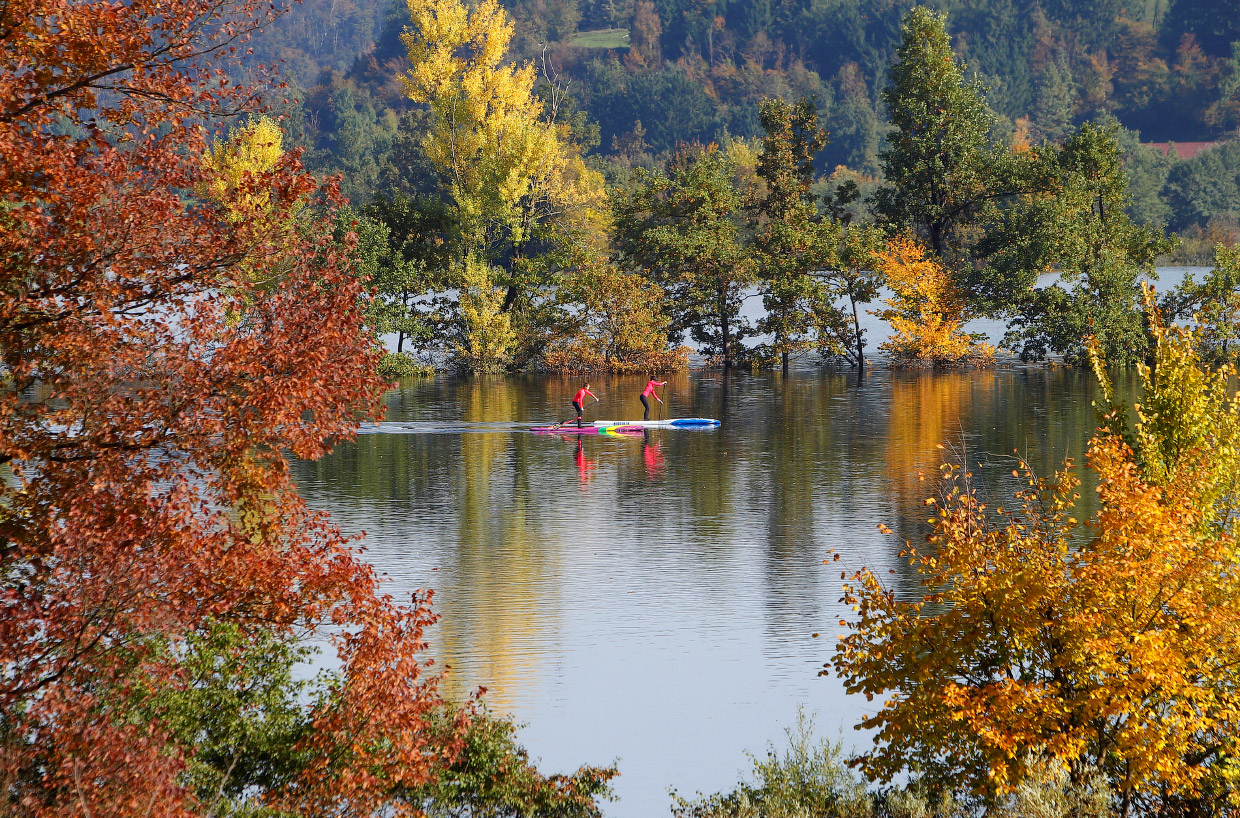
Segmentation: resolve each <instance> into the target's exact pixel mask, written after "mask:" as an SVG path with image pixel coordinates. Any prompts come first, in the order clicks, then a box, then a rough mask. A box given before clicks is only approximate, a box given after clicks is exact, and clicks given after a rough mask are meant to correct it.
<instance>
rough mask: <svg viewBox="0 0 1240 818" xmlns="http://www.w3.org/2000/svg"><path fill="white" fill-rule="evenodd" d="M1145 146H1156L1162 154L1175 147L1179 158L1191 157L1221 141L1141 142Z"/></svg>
mask: <svg viewBox="0 0 1240 818" xmlns="http://www.w3.org/2000/svg"><path fill="white" fill-rule="evenodd" d="M1141 144H1142V145H1144V146H1145V147H1147V148H1157V149H1158V151H1159V152H1160V153H1162V155H1163V156H1166V155H1167V154H1168V153H1169V152H1170V151H1171V149H1172V148H1173V147H1174V148H1175V155H1176V157H1177V158H1179V159H1192V158H1193V157H1194V156H1196V155H1197V154H1199V153H1201V152H1202V151H1208V150H1210V148H1214V147H1217V146H1219V145H1221V144H1223V143H1222V142H1142V143H1141Z"/></svg>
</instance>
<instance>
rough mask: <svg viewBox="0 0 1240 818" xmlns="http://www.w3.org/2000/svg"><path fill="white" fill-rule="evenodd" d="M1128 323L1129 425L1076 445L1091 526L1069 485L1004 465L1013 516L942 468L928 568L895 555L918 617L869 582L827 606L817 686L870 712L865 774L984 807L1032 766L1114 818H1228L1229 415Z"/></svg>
mask: <svg viewBox="0 0 1240 818" xmlns="http://www.w3.org/2000/svg"><path fill="white" fill-rule="evenodd" d="M1147 308H1148V309H1149V311H1150V321H1151V327H1152V330H1153V333H1154V337H1155V338H1156V341H1157V348H1156V354H1155V363H1154V366H1153V367H1152V368H1143V369H1142V371H1141V376H1142V380H1143V384H1144V387H1145V389H1144V397H1143V402H1142V403H1141V404H1139V405H1138V406H1137V407H1136V422H1135V424H1133V425H1132V426H1131V427H1130V426H1129V423H1128V420H1127V418H1126V416H1125V414H1124V413H1123V410H1122V409H1120V408H1118V407H1115V406H1111V407H1109V408H1108V409H1107V410H1106V413H1105V415H1104V417H1103V425H1102V426H1101V427H1100V428H1099V429H1098V431H1097V433H1096V435H1095V436H1094V438H1093V439H1092V441H1091V442H1090V445H1089V450H1088V457H1087V462H1088V466H1089V468H1090V469H1091V470H1092V471H1093V472H1094V474H1095V476H1096V478H1097V483H1098V486H1097V493H1098V503H1099V506H1098V510H1097V512H1096V513H1094V514H1092V515H1091V516H1090V517H1089V518H1088V519H1083V514H1082V512H1081V511H1080V510H1079V501H1080V497H1079V495H1078V493H1077V487H1078V485H1079V482H1078V480H1077V478H1076V477H1075V476H1074V475H1073V474H1072V473H1071V471H1070V468H1069V467H1068V466H1065V468H1064V470H1062V471H1061V472H1059V473H1057V474H1055V475H1053V476H1050V477H1045V478H1043V477H1039V476H1037V475H1034V474H1033V473H1032V471H1031V470H1030V469H1029V468H1028V466H1026V465H1025V464H1023V463H1022V464H1021V466H1020V469H1019V471H1018V472H1017V474H1019V476H1021V477H1022V478H1023V479H1024V480H1025V488H1024V490H1023V491H1021V492H1020V493H1019V494H1018V496H1017V503H1016V504H1015V507H1014V508H1011V509H1004V508H997V509H990V508H988V507H987V505H986V504H985V503H984V502H982V500H981V499H980V498H979V496H978V494H977V492H976V491H974V489H973V487H972V486H971V484H970V481H969V475H968V474H967V473H962V472H961V471H960V470H959V469H957V468H947V469H946V477H947V480H948V482H947V486H948V487H949V490H948V491H947V492H946V495H945V497H944V498H943V499H942V500H928V501H927V503H928V504H929V505H931V506H932V507H933V509H934V510H935V515H934V518H933V520H931V523H932V525H933V531H932V533H931V534H930V536H929V537H928V546H927V547H926V548H924V549H922V548H915V547H912V546H908V548H907V550H906V551H905V552H904V554H905V556H906V557H907V558H908V559H909V560H910V562H911V564H912V565H913V567H914V568H915V569H916V570H917V572H918V573H919V574H920V575H921V578H922V585H923V587H924V592H923V594H922V595H921V596H920V598H917V599H913V600H907V601H906V600H902V599H899V598H897V596H896V594H895V593H894V592H893V591H892V590H891V589H889V588H887V587H885V586H884V585H883V584H882V582H881V581H880V579H879V577H878V576H876V575H875V574H873V573H871V572H869V571H866V570H862V571H859V572H857V573H856V574H854V575H853V576H852V578H851V580H850V581H849V582H848V584H847V585H846V586H845V597H844V599H845V601H846V602H847V603H848V604H850V605H852V606H855V608H854V609H855V611H856V614H855V616H854V618H853V619H852V620H851V621H850V622H847V623H845V624H846V625H847V627H848V628H849V629H850V631H851V632H850V633H848V634H847V635H845V636H843V637H842V638H841V640H840V641H839V643H838V645H837V649H836V654H835V658H834V666H835V670H836V672H837V673H838V674H839V676H840V677H841V678H842V679H843V681H844V683H845V685H846V688H847V689H848V691H849V692H852V693H860V694H862V695H864V696H866V697H867V699H870V700H876V701H877V702H879V706H878V710H877V712H875V713H874V714H872V715H870V716H868V717H867V718H866V719H865V720H864V721H862V723H861V724H860V727H863V728H865V729H869V730H873V731H874V740H875V744H874V747H873V749H871V750H869V751H868V752H866V753H863V754H861V755H860V756H859V757H858V758H857V759H856V762H857V763H858V764H859V765H860V766H861V768H862V769H863V770H865V771H866V772H867V773H868V774H870V775H872V776H874V777H876V778H878V779H881V780H886V781H890V780H891V779H892V778H893V777H895V776H896V775H899V774H900V773H901V772H903V771H911V772H913V773H915V774H916V775H918V776H920V777H922V778H923V780H924V781H926V782H927V783H930V784H931V785H932V786H936V787H940V788H942V789H944V790H947V791H951V792H954V793H956V794H958V795H964V796H965V797H968V798H973V799H976V801H977V802H980V803H982V804H987V805H991V806H994V805H999V806H1000V807H1002V804H1003V803H1004V799H1006V798H1010V797H1011V796H1012V794H1013V792H1014V790H1015V789H1016V788H1017V787H1018V786H1019V785H1020V784H1021V782H1022V781H1023V780H1025V779H1026V777H1028V776H1029V775H1031V774H1033V773H1034V771H1035V770H1036V768H1039V767H1042V768H1043V769H1044V765H1045V764H1046V763H1048V762H1049V763H1051V764H1053V765H1056V766H1058V767H1059V768H1060V769H1061V770H1064V771H1066V772H1067V774H1068V777H1067V779H1066V780H1067V781H1071V782H1074V783H1075V784H1076V785H1077V786H1090V785H1089V784H1088V782H1090V781H1093V782H1099V781H1101V782H1105V785H1106V789H1107V790H1108V791H1109V792H1110V793H1111V798H1112V801H1113V809H1114V814H1116V815H1120V816H1130V815H1172V814H1174V815H1219V814H1234V813H1235V811H1236V810H1237V809H1238V808H1240V798H1238V795H1240V790H1238V789H1237V784H1238V783H1240V699H1238V697H1237V690H1240V577H1238V576H1237V570H1236V569H1237V559H1238V557H1240V553H1238V550H1237V540H1236V526H1237V516H1236V512H1237V510H1238V509H1237V504H1238V503H1240V493H1238V491H1237V489H1238V488H1240V396H1237V395H1236V394H1235V393H1234V392H1232V391H1231V389H1230V388H1229V385H1228V379H1229V378H1231V377H1234V374H1235V373H1234V372H1233V371H1232V370H1230V369H1224V370H1220V371H1217V372H1214V373H1208V372H1206V371H1204V370H1203V368H1202V366H1201V364H1200V361H1199V360H1198V358H1197V355H1196V353H1195V351H1194V343H1193V337H1192V333H1191V332H1189V331H1187V330H1183V329H1179V328H1167V327H1164V326H1163V325H1162V324H1161V321H1160V319H1159V316H1158V314H1157V312H1155V311H1154V310H1153V307H1152V298H1147ZM1097 371H1098V373H1099V376H1100V377H1102V378H1103V379H1104V380H1103V385H1104V391H1105V392H1106V397H1107V400H1108V402H1109V401H1110V399H1111V396H1110V385H1109V383H1107V382H1106V381H1105V374H1104V372H1103V370H1102V369H1101V367H1100V366H1099V367H1098V370H1097Z"/></svg>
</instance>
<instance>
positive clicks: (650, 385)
mask: <svg viewBox="0 0 1240 818" xmlns="http://www.w3.org/2000/svg"><path fill="white" fill-rule="evenodd" d="M656 386H667V381H656V380H655V379H654V376H653V375H651V376H650V380H648V381H646V388H645V389H643V390H642V406H644V407H646V411H645V413H644V414H642V420H650V396H651V395H654V399H655V400H657V401H658V402H659V403H662V402H663V398H660V397H659V393H658V392H656V391H654V388H655V387H656Z"/></svg>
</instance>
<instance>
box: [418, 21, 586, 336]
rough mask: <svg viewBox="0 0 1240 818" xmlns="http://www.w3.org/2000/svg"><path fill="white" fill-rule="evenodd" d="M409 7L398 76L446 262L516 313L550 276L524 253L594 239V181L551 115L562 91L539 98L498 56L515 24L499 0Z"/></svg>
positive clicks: (529, 70) (528, 80)
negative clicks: (440, 185)
mask: <svg viewBox="0 0 1240 818" xmlns="http://www.w3.org/2000/svg"><path fill="white" fill-rule="evenodd" d="M408 7H409V12H410V14H411V16H412V19H413V25H412V27H411V28H409V29H408V30H406V32H405V33H404V34H403V35H402V37H401V39H402V42H403V43H404V45H405V48H406V51H407V54H408V58H409V62H410V69H409V71H408V72H406V73H404V74H401V75H400V76H399V79H400V82H401V84H402V86H403V87H404V89H405V92H406V94H408V96H409V97H410V99H412V100H414V101H415V102H420V103H425V104H427V105H428V106H429V107H430V112H431V126H430V129H429V131H428V132H427V134H426V137H425V139H424V142H423V146H424V149H425V152H426V155H427V157H428V158H429V160H430V161H431V163H432V164H433V165H434V166H435V167H436V168H437V169H438V171H439V173H440V174H441V175H442V176H443V178H444V181H445V184H446V187H447V188H448V190H449V192H450V194H451V198H452V201H453V203H454V205H455V208H456V220H457V223H458V227H459V230H460V236H461V247H460V248H459V251H458V253H457V258H456V259H455V260H454V263H453V267H454V268H455V269H457V270H462V271H463V270H477V269H481V268H479V267H477V266H471V264H484V265H485V266H486V269H487V270H488V272H489V274H490V275H491V276H492V279H493V284H494V285H495V286H498V287H502V288H503V289H504V297H503V301H502V305H501V309H502V311H503V312H505V313H509V312H516V313H519V312H521V311H522V308H523V307H524V306H526V301H527V300H528V299H532V298H535V297H536V296H537V294H538V290H539V288H540V287H541V286H543V285H546V284H548V283H550V280H551V275H552V273H554V269H549V268H548V267H547V266H546V265H544V264H540V263H538V261H539V260H538V259H534V258H532V257H531V253H530V251H531V249H532V248H536V247H540V245H545V246H544V247H543V249H546V247H550V246H556V245H562V244H567V245H574V244H579V243H590V242H594V243H599V233H600V230H601V224H602V222H601V219H602V215H603V213H604V210H605V193H604V189H603V183H602V177H601V176H600V175H599V174H598V173H597V172H596V171H594V170H592V169H590V168H588V167H587V166H586V165H585V163H584V162H583V161H582V158H581V146H580V145H579V144H578V143H577V142H576V141H575V139H574V138H573V136H572V128H571V126H570V124H569V123H567V122H562V121H559V120H558V117H559V116H560V115H561V113H562V112H561V111H560V105H561V103H562V102H563V99H562V97H563V90H562V89H559V88H556V87H554V83H553V86H552V88H551V89H550V92H549V93H550V98H549V99H547V100H543V99H541V98H540V97H539V96H538V95H537V94H536V92H535V84H536V81H537V79H538V74H537V71H536V69H535V66H534V64H533V63H532V62H524V63H517V64H514V63H509V62H507V60H508V48H509V43H510V41H511V39H512V33H513V26H512V23H511V22H510V21H509V19H508V17H507V14H506V13H505V12H504V10H503V8H502V7H500V6H499V4H498V3H496V2H494V0H484V2H482V3H481V4H479V5H478V6H476V7H475V8H472V9H470V8H468V7H466V5H464V4H463V3H461V2H460V0H409V1H408ZM467 259H473V261H467ZM475 284H476V282H475ZM470 314H474V313H467V312H465V311H461V312H460V313H459V314H458V315H457V316H455V318H456V320H464V321H468V315H470ZM510 320H512V319H510ZM470 331H473V330H472V329H471V328H469V327H468V326H466V332H467V333H468V332H470ZM477 331H478V332H480V333H485V332H487V331H488V330H487V329H485V328H477ZM497 337H498V336H492V337H491V338H490V339H489V340H488V341H485V342H484V341H482V340H481V339H477V340H478V342H479V343H483V344H491V343H494V342H495V340H496V339H497ZM471 343H472V342H471ZM467 346H468V344H467ZM507 354H508V352H507V351H506V352H505V355H507Z"/></svg>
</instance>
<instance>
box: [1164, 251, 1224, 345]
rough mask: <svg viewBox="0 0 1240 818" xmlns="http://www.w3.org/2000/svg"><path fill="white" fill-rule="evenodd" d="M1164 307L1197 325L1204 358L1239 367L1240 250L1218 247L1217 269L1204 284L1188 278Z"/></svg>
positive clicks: (1169, 297) (1215, 252)
mask: <svg viewBox="0 0 1240 818" xmlns="http://www.w3.org/2000/svg"><path fill="white" fill-rule="evenodd" d="M1164 306H1165V307H1166V308H1167V309H1168V311H1169V312H1170V313H1171V314H1172V315H1173V316H1175V317H1179V318H1187V319H1191V320H1192V321H1193V322H1194V324H1195V325H1196V330H1197V331H1196V332H1195V333H1194V335H1193V337H1194V338H1195V339H1196V341H1197V345H1198V350H1199V353H1200V355H1201V357H1202V358H1204V359H1205V360H1207V361H1211V362H1213V363H1235V362H1236V359H1237V358H1238V357H1240V247H1227V246H1226V245H1222V244H1220V245H1219V246H1218V247H1216V248H1215V250H1214V269H1212V270H1211V271H1210V272H1208V273H1206V276H1205V278H1204V279H1203V280H1202V281H1201V282H1200V283H1198V282H1197V281H1196V280H1194V278H1193V276H1192V275H1191V274H1190V275H1189V276H1187V277H1186V278H1185V279H1184V281H1183V282H1182V283H1181V284H1180V286H1179V287H1177V288H1176V289H1175V290H1174V291H1172V292H1171V293H1169V294H1168V296H1167V298H1166V300H1165V301H1164Z"/></svg>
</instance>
